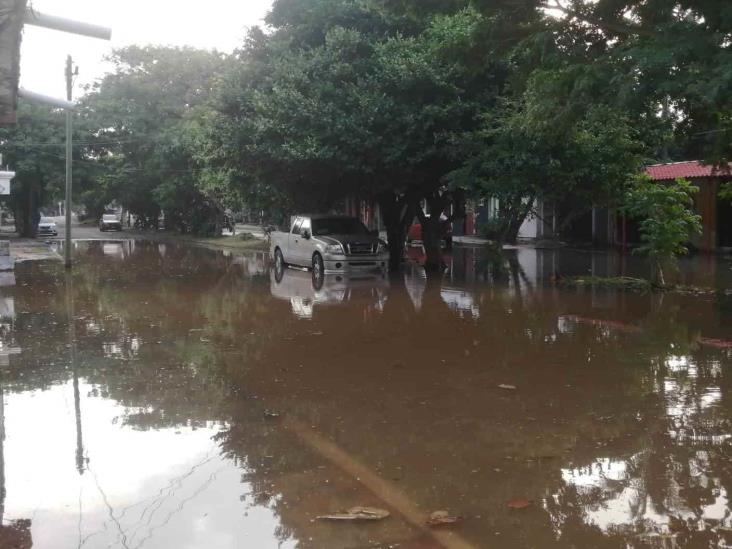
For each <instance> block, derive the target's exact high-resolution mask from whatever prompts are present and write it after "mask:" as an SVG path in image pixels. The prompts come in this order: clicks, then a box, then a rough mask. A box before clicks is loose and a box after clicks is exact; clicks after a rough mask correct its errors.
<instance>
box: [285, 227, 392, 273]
mask: <svg viewBox="0 0 732 549" xmlns="http://www.w3.org/2000/svg"><path fill="white" fill-rule="evenodd" d="M271 239H272V244H271V253H272V256H273V257H274V260H275V268H277V269H281V268H283V267H285V266H287V265H298V266H300V267H309V268H312V270H313V276H315V277H321V276H322V275H324V274H325V273H353V272H358V271H366V270H377V269H386V265H387V263H388V262H389V250H388V248H387V246H386V244H385V243H384V242H383V241H382V240H380V239H379V236H378V234H376V233H375V232H371V231H369V230H368V229H367V228H366V227H365V226H364V224H363V223H361V222H360V221H359V220H358V219H356V218H354V217H347V216H342V215H298V216H296V217H295V218H294V219H293V221H292V225H291V226H290V230H289V232H283V231H275V232H273V233H271Z"/></svg>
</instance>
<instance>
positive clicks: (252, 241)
mask: <svg viewBox="0 0 732 549" xmlns="http://www.w3.org/2000/svg"><path fill="white" fill-rule="evenodd" d="M166 238H169V239H170V240H175V241H178V242H187V243H190V244H196V245H199V246H207V247H211V248H226V249H234V250H259V251H262V250H268V249H269V245H268V244H267V241H266V240H262V239H259V238H257V237H256V236H254V235H252V234H251V233H242V234H241V235H236V236H190V235H182V234H170V233H169V234H167V235H166Z"/></svg>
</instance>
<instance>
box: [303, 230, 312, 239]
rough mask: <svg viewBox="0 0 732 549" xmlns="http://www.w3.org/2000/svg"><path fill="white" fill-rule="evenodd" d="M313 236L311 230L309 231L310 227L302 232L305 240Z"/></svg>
mask: <svg viewBox="0 0 732 549" xmlns="http://www.w3.org/2000/svg"><path fill="white" fill-rule="evenodd" d="M311 236H312V235H311V234H310V231H309V230H308V229H305V230H304V231H303V232H302V237H303V238H304V239H305V240H310V237H311Z"/></svg>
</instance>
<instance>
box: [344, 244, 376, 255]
mask: <svg viewBox="0 0 732 549" xmlns="http://www.w3.org/2000/svg"><path fill="white" fill-rule="evenodd" d="M375 248H376V244H369V243H368V242H352V243H351V244H349V245H348V253H349V254H351V255H365V254H373V253H376V249H375Z"/></svg>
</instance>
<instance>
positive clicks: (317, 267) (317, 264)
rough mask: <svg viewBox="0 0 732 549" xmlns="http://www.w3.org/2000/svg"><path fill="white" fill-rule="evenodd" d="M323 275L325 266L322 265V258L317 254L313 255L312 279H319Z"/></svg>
mask: <svg viewBox="0 0 732 549" xmlns="http://www.w3.org/2000/svg"><path fill="white" fill-rule="evenodd" d="M323 275H325V265H323V256H321V255H320V254H319V253H318V252H315V253H314V254H313V278H316V279H320V278H322V277H323Z"/></svg>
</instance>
